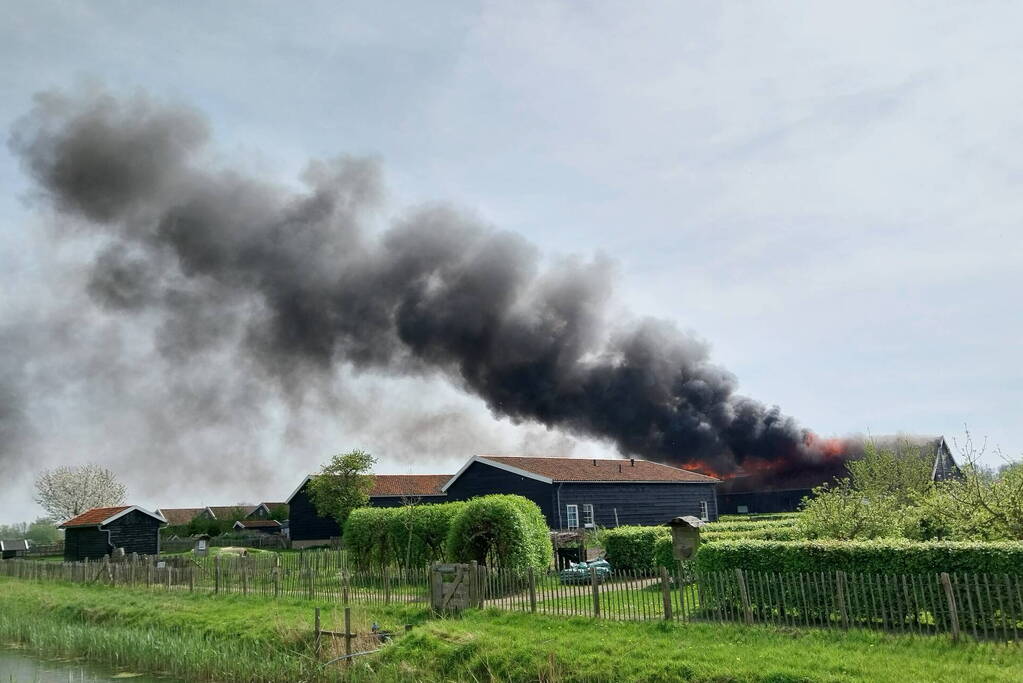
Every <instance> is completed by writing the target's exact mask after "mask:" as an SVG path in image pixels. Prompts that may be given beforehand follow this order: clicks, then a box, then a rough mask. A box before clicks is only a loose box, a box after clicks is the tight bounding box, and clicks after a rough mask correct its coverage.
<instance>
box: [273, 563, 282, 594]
mask: <svg viewBox="0 0 1023 683" xmlns="http://www.w3.org/2000/svg"><path fill="white" fill-rule="evenodd" d="M271 572H272V573H273V577H274V597H275V598H277V597H280V595H281V556H280V555H277V556H276V557H274V566H273V569H271Z"/></svg>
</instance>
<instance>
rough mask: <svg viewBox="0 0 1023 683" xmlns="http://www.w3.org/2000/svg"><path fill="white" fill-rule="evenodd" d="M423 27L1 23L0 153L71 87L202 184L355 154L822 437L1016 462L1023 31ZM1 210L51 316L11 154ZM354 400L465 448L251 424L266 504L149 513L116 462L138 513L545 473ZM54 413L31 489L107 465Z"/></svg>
mask: <svg viewBox="0 0 1023 683" xmlns="http://www.w3.org/2000/svg"><path fill="white" fill-rule="evenodd" d="M436 4H437V3H434V5H436ZM443 5H444V6H443V7H442V8H438V7H434V6H430V5H428V4H424V3H396V2H373V3H343V4H342V3H330V2H318V3H317V2H308V3H301V4H298V5H296V4H282V3H270V2H263V3H244V4H242V3H230V4H229V3H198V2H175V3H169V2H163V3H160V2H152V3H145V4H143V3H128V2H33V3H21V4H20V5H18V4H15V5H9V6H8V8H7V11H6V12H5V18H4V21H3V22H0V64H2V65H3V68H0V93H2V97H0V129H3V130H4V131H7V130H9V128H10V125H11V124H12V122H13V121H14V120H15V119H16V118H17V117H19V116H21V115H22V114H24V113H25V111H26V110H27V109H28V107H29V106H30V99H31V97H32V94H33V93H34V92H35V91H37V90H40V89H44V88H51V87H60V88H65V87H69V86H73V85H74V84H75V83H76V82H79V81H81V80H83V79H85V80H89V79H95V80H98V81H101V82H103V83H104V84H105V85H106V86H107V87H108V88H110V89H112V90H115V91H122V92H123V91H131V90H133V89H135V88H144V89H146V90H147V91H149V92H150V93H151V94H153V95H155V96H157V97H160V98H164V99H170V100H178V101H183V102H187V103H189V104H192V105H195V106H197V107H198V108H200V109H201V110H203V111H204V112H205V113H206V114H207V116H208V117H209V118H210V121H211V123H212V126H213V130H214V137H215V140H216V146H217V149H218V152H219V153H220V154H222V155H223V157H224V159H229V160H231V161H232V163H240V164H242V165H244V166H246V167H247V168H249V169H251V170H252V172H254V173H257V174H260V175H265V176H267V177H271V178H274V179H277V180H282V181H287V182H292V181H294V179H296V178H297V176H298V174H299V173H300V171H301V169H302V168H303V166H304V165H305V163H306V162H307V160H308V159H310V158H315V157H324V156H332V155H336V154H339V153H351V154H366V155H371V156H375V157H378V158H379V159H381V160H382V163H383V165H384V170H385V174H386V181H387V183H388V185H389V187H390V192H391V195H392V197H391V203H390V205H391V206H393V207H394V211H395V212H396V213H400V211H401V209H402V207H405V206H408V205H410V204H415V203H417V202H422V201H431V200H436V199H444V200H449V201H452V202H454V203H456V204H458V205H461V206H464V207H467V208H468V209H470V210H472V211H474V212H476V213H477V215H479V216H480V217H482V218H483V219H484V220H486V221H488V222H491V223H493V224H495V225H497V226H500V227H502V228H510V229H513V230H516V231H519V232H521V233H523V234H525V235H526V236H527V237H528V238H529V239H530V240H531V241H533V242H534V243H536V244H538V245H539V246H540V247H541V249H543V250H544V252H545V253H548V254H551V255H553V256H558V255H565V254H575V253H580V254H584V255H590V254H593V253H594V252H600V253H603V254H605V255H607V256H610V257H611V258H612V259H614V261H615V262H616V265H617V272H618V281H617V287H616V291H617V295H616V301H617V303H618V304H619V305H621V306H622V307H623V308H627V309H631V310H632V311H635V312H639V313H645V314H653V315H657V316H662V317H666V318H670V319H672V320H675V321H677V322H678V323H679V324H680V325H681V326H683V327H685V328H687V329H692V330H694V331H695V332H696V333H697V334H699V335H700V336H702V337H704V338H705V339H707V340H709V341H710V343H711V344H712V346H713V349H714V350H713V355H714V357H715V358H716V360H717V361H718V362H719V363H721V364H722V365H724V366H725V367H727V368H729V369H730V370H731V371H732V372H734V373H735V374H736V375H737V376H738V377H739V380H740V382H741V388H742V391H743V393H745V394H747V395H750V396H752V397H755V398H757V399H759V400H761V401H764V402H765V403H769V404H778V405H780V406H781V407H782V409H783V410H784V411H785V412H786V413H788V414H790V415H793V416H794V417H796V418H797V419H798V420H799V421H800V423H801V424H803V425H805V426H808V427H810V428H812V429H814V430H816V431H818V432H819V433H821V434H824V435H828V436H832V435H844V434H847V433H851V432H864V431H870V432H872V433H875V434H881V433H889V432H895V431H907V432H914V433H935V434H938V433H942V434H945V435H946V436H949V437H951V436H952V435H955V434H961V431H962V426H963V424H964V423H968V424H969V426H970V427H971V429H972V430H973V431H974V432H975V434H978V435H987V436H988V437H990V440H991V441H992V442H993V443H997V444H999V445H1001V447H1002V448H1003V449H1004V450H1005V451H1006V452H1008V453H1010V454H1014V455H1018V454H1019V453H1020V452H1021V451H1023V427H1021V426H1020V420H1019V405H1020V397H1021V393H1023V366H1021V363H1020V361H1019V349H1020V342H1021V337H1023V312H1021V306H1020V303H1019V300H1020V292H1021V290H1023V287H1021V285H1023V274H1021V268H1020V262H1021V256H1023V233H1021V227H1023V226H1021V217H1023V192H1021V181H1023V161H1021V160H1023V154H1021V152H1023V135H1021V133H1023V118H1021V116H1020V112H1021V111H1023V83H1021V80H1023V69H1021V68H1020V67H1021V65H1023V44H1021V43H1020V41H1019V39H1018V29H1019V26H1021V25H1023V7H1021V6H1020V5H1019V4H1017V3H1011V2H1005V3H980V2H970V3H938V4H934V3H909V2H907V3H891V2H884V3H855V4H849V3H847V4H844V5H843V4H839V3H819V2H807V3H718V2H687V3H661V2H650V3H632V4H629V5H627V6H626V5H622V4H620V3H603V2H593V3H570V2H564V3H552V2H516V3H486V2H484V3H475V2H461V3H443ZM0 187H3V188H4V190H3V192H0V225H2V226H3V233H2V238H0V268H2V269H3V270H2V272H3V275H0V278H3V279H2V280H0V287H2V290H3V291H5V292H6V293H5V295H4V299H5V300H6V301H5V302H4V303H3V305H2V306H0V311H3V310H6V311H8V312H9V311H12V310H14V308H15V307H16V306H17V303H18V302H17V301H16V300H18V301H21V302H24V301H25V300H27V299H34V298H36V297H40V296H42V297H46V296H50V295H51V294H52V290H49V291H50V292H51V294H47V293H45V292H46V291H47V290H46V287H44V283H45V282H47V281H50V280H52V278H51V276H50V271H49V270H48V267H49V266H48V265H47V264H48V261H49V259H50V258H51V256H52V255H50V254H43V253H42V252H43V251H45V248H43V247H41V246H40V242H38V240H37V238H36V237H34V235H37V234H38V231H39V224H40V221H41V219H40V217H39V216H38V214H36V213H35V212H34V211H33V209H31V208H30V207H29V206H26V205H25V204H24V203H23V202H22V201H21V200H20V199H19V197H20V196H21V195H22V194H23V193H24V191H25V190H26V189H27V187H28V184H27V180H26V178H25V177H24V176H23V174H22V173H21V171H20V169H19V167H18V165H17V163H16V161H15V160H14V159H13V158H12V156H11V154H10V153H9V152H8V150H7V149H6V148H3V149H0ZM358 381H360V382H364V383H365V384H366V387H367V388H365V391H366V392H367V394H368V395H372V396H373V397H375V398H374V400H379V401H381V402H383V403H385V404H386V405H387V406H388V408H389V409H390V410H392V411H396V412H398V413H400V414H401V415H402V416H403V417H402V418H401V419H402V420H415V419H420V418H421V419H423V420H426V421H427V422H428V421H430V420H433V419H435V417H436V414H437V412H438V410H440V409H439V408H437V406H441V407H443V410H440V412H441V413H443V415H444V417H443V419H446V420H455V422H456V423H457V424H460V422H459V421H462V420H464V421H467V423H466V426H465V430H464V431H465V433H466V434H467V435H469V436H467V438H466V439H465V441H464V442H463V443H457V444H455V443H451V442H449V441H446V440H443V439H441V440H439V441H437V442H433V441H430V439H429V438H428V437H423V438H424V439H425V440H424V441H423V442H421V443H420V442H417V443H416V444H415V448H416V449H417V450H418V451H419V452H424V451H425V452H429V454H430V455H432V456H435V457H434V458H433V460H431V462H430V463H429V465H426V466H422V467H420V466H418V465H417V466H412V465H409V457H410V454H409V452H408V448H409V446H408V444H405V443H399V442H398V441H397V440H395V439H391V438H390V437H384V436H381V435H380V431H381V428H380V424H379V422H377V421H376V418H378V417H379V416H378V415H375V416H374V419H371V418H370V417H368V416H367V415H361V416H354V417H352V416H347V415H345V414H342V415H340V416H339V418H338V422H337V423H331V424H329V425H323V424H319V423H317V422H316V421H315V420H310V424H309V425H308V429H309V430H310V431H314V432H316V433H317V434H318V436H316V437H309V439H308V443H306V444H305V445H304V446H303V447H294V446H288V445H286V444H285V443H284V440H283V439H282V437H281V434H280V430H281V426H280V425H279V424H273V421H272V420H270V421H269V422H268V424H266V425H259V426H256V427H255V428H254V429H255V430H256V433H257V434H259V439H261V441H262V443H263V445H262V446H261V447H260V448H258V449H256V452H255V453H254V454H253V455H252V456H251V457H253V458H255V459H256V460H258V461H259V462H260V463H262V465H261V467H260V468H257V469H258V470H259V472H260V473H261V480H260V483H261V490H259V491H254V490H253V487H252V484H251V482H249V481H246V482H232V481H230V480H229V479H224V480H217V481H206V480H204V481H203V482H201V483H199V484H196V485H195V486H188V485H186V484H185V483H183V482H184V480H185V478H186V477H185V474H184V473H183V472H176V473H175V475H176V476H174V477H173V481H172V482H171V483H170V484H169V486H170V488H167V487H166V486H165V484H164V483H159V482H158V483H154V482H153V481H152V476H151V475H149V474H148V473H147V472H146V471H145V470H144V469H136V470H129V474H128V475H127V478H128V480H129V481H128V483H129V486H130V488H131V489H132V490H133V491H134V492H136V497H138V498H139V499H140V500H137V501H133V502H140V503H142V504H147V503H148V504H151V505H165V506H173V505H175V504H181V505H186V504H193V503H199V502H205V503H207V504H227V503H231V502H235V500H240V499H252V500H257V499H260V498H263V499H266V498H279V497H282V496H284V495H286V494H287V493H288V492H289V491H290V490H291V489H292V488H293V487H294V485H296V484H297V483H298V482H299V481H300V480H301V478H302V476H303V475H304V474H305V471H306V470H308V469H309V468H312V467H314V466H315V465H316V464H317V463H318V462H320V461H321V460H322V459H323V457H324V455H325V452H327V453H329V451H331V450H336V449H337V448H343V447H347V446H348V445H350V442H351V441H357V442H359V443H361V444H368V445H369V446H370V447H371V448H373V449H374V450H375V451H376V452H377V453H378V455H379V456H380V457H381V458H382V460H383V461H384V463H383V464H384V468H385V469H390V470H392V471H407V470H409V469H410V468H414V469H417V470H424V471H426V470H433V471H443V470H448V469H453V468H454V467H455V465H456V463H458V462H460V461H462V460H464V459H465V458H467V457H469V456H471V455H472V454H473V451H476V450H480V451H482V450H490V451H493V450H499V449H504V450H506V451H519V450H522V449H524V448H527V447H528V448H544V449H566V450H567V449H569V448H570V444H569V443H568V442H567V441H561V440H558V439H556V438H552V436H551V435H544V434H537V433H536V432H535V430H532V429H530V428H528V427H516V426H513V425H510V424H507V423H506V422H498V421H495V420H493V419H492V418H491V417H490V416H489V415H488V414H487V413H486V411H485V409H483V407H482V405H481V404H480V403H479V402H478V401H476V400H474V399H470V398H467V397H464V396H460V395H459V394H457V392H454V391H453V390H451V389H450V388H447V387H444V386H441V385H440V384H439V382H426V384H427V385H429V386H425V385H424V384H422V383H419V382H414V381H411V380H391V379H386V378H362V379H360V380H358ZM424 392H425V393H424ZM423 395H429V396H433V397H435V399H436V400H435V402H434V403H431V407H430V408H425V407H424V405H425V404H426V402H424V401H423V400H422V399H421V397H422V396H423ZM371 412H373V411H371ZM59 414H60V416H61V417H60V419H56V418H53V416H52V415H49V416H47V418H46V419H45V420H44V419H43V418H42V417H41V416H38V415H34V416H33V417H34V419H36V420H37V422H39V423H40V424H45V429H42V430H41V433H42V438H41V440H40V441H39V442H37V443H36V445H35V446H34V447H35V448H38V450H39V458H38V460H37V463H38V466H44V465H46V464H51V463H54V462H57V461H58V460H61V459H64V458H70V459H73V460H88V459H99V460H101V461H104V462H111V463H113V464H117V463H119V462H120V460H119V458H120V457H121V456H119V455H118V454H117V452H118V451H119V449H122V447H123V444H121V443H120V442H119V441H118V439H117V437H116V436H112V435H111V434H110V433H109V432H107V431H106V430H105V429H103V428H101V427H97V425H96V424H95V423H94V422H93V421H91V420H84V419H83V418H82V417H81V413H79V412H76V409H75V406H74V404H73V401H72V402H71V403H69V404H66V405H63V406H62V407H61V409H60V413H59ZM469 423H471V424H469ZM385 429H386V428H385ZM470 437H471V438H470ZM477 443H478V444H479V447H478V448H477V447H476V445H475V444H477ZM601 448H602V447H601V446H599V445H593V444H581V445H576V446H575V449H576V451H575V452H590V451H599V450H601ZM69 454H70V455H69ZM203 457H204V458H208V459H209V460H211V461H213V460H216V459H217V458H218V457H220V456H218V454H217V453H215V452H211V453H209V454H204V456H203ZM232 457H234V456H232ZM27 474H28V473H27ZM210 479H213V478H210ZM26 483H27V479H26V480H23V481H21V482H3V483H0V522H2V521H14V520H17V519H22V518H28V517H30V516H31V515H33V514H34V513H35V509H34V508H33V507H32V506H30V505H29V504H28V497H27V496H26V495H24V494H22V493H20V492H19V491H20V490H21V486H23V485H24V484H26ZM161 495H162V496H164V497H172V498H173V500H170V501H168V500H165V499H163V498H161Z"/></svg>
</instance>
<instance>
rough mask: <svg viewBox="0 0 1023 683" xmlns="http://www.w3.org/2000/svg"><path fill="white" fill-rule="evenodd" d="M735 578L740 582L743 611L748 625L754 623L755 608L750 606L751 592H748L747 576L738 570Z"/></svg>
mask: <svg viewBox="0 0 1023 683" xmlns="http://www.w3.org/2000/svg"><path fill="white" fill-rule="evenodd" d="M735 578H736V580H737V581H738V582H739V596H740V597H741V598H742V609H743V612H744V613H745V616H746V623H747V624H752V623H753V607H752V606H751V605H750V604H749V592H748V591H747V590H746V575H745V574H744V573H743V571H742V570H741V569H738V568H736V570H735Z"/></svg>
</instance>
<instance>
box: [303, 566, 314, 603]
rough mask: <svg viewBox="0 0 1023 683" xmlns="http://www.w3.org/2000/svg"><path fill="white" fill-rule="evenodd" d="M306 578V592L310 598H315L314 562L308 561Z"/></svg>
mask: <svg viewBox="0 0 1023 683" xmlns="http://www.w3.org/2000/svg"><path fill="white" fill-rule="evenodd" d="M305 580H306V594H307V596H308V597H309V599H310V600H312V599H313V567H312V563H311V562H310V563H307V564H306V568H305Z"/></svg>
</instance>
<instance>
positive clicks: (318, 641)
mask: <svg viewBox="0 0 1023 683" xmlns="http://www.w3.org/2000/svg"><path fill="white" fill-rule="evenodd" d="M314 619H315V626H314V628H315V629H316V653H317V654H319V652H320V608H319V607H317V608H316V612H315V617H314Z"/></svg>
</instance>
